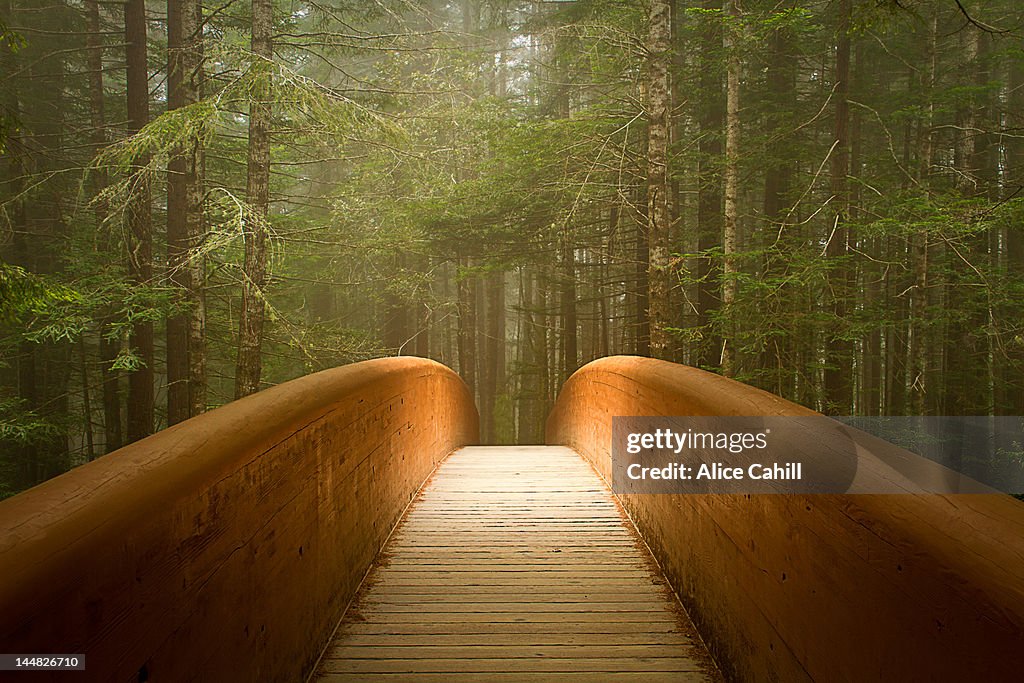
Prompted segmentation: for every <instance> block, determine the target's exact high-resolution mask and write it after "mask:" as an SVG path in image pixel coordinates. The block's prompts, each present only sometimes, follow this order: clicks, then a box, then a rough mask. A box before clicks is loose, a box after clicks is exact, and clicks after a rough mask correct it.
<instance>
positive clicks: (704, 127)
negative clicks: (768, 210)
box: [695, 0, 725, 368]
mask: <svg viewBox="0 0 1024 683" xmlns="http://www.w3.org/2000/svg"><path fill="white" fill-rule="evenodd" d="M721 6H722V4H721V1H720V0H704V3H703V5H702V7H703V9H705V10H717V9H720V8H721ZM721 30H722V29H721V24H720V22H718V21H708V22H707V24H706V26H705V28H704V30H703V31H702V32H701V37H700V59H699V63H700V93H701V98H700V111H699V118H700V141H699V143H698V159H699V161H698V178H697V183H698V186H697V251H698V252H700V253H701V254H704V256H701V257H699V258H698V259H697V282H698V284H697V324H698V325H699V327H700V329H701V341H700V344H699V347H698V349H697V354H696V359H695V360H696V364H697V365H699V366H700V367H705V368H716V367H718V366H719V363H720V361H721V348H722V343H721V339H720V338H719V335H718V334H717V330H716V329H715V323H714V314H715V311H716V310H718V306H719V298H720V293H719V281H720V268H719V267H718V266H717V264H716V262H715V259H716V257H714V256H711V255H710V253H711V252H712V251H713V250H715V249H717V248H718V247H720V246H721V244H722V184H721V178H720V173H719V164H720V163H721V157H722V129H723V127H724V120H725V99H724V97H723V92H722V73H721V69H720V67H719V63H720V62H719V60H718V59H717V54H718V51H719V50H720V49H721V46H722V35H721Z"/></svg>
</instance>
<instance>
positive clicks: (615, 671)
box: [317, 446, 720, 683]
mask: <svg viewBox="0 0 1024 683" xmlns="http://www.w3.org/2000/svg"><path fill="white" fill-rule="evenodd" d="M317 680H319V681H322V682H333V683H342V682H348V681H369V682H373V681H409V682H410V683H429V682H430V681H444V682H445V683H451V682H453V681H455V682H457V681H467V682H468V681H481V680H486V681H508V682H509V683H512V682H520V681H523V682H526V681H551V680H559V681H562V680H565V681H579V682H581V683H584V682H586V683H603V682H605V681H611V682H614V681H623V682H625V681H630V682H634V683H660V682H662V681H673V682H675V683H679V682H683V681H709V680H711V681H716V680H720V679H719V676H718V674H717V670H716V669H715V668H714V664H713V663H712V662H711V660H710V658H709V657H708V656H707V654H706V651H705V650H704V648H703V645H702V644H701V643H700V641H699V639H698V638H697V637H696V635H695V633H694V631H693V629H692V626H691V625H690V622H689V619H688V618H687V617H686V614H685V613H684V612H683V611H682V609H681V607H680V605H679V603H678V601H677V600H676V598H675V595H674V594H673V593H672V592H671V590H669V589H668V588H667V587H666V584H665V582H664V580H663V579H662V578H661V577H660V572H659V570H658V568H657V565H655V564H654V562H653V560H652V558H651V557H650V554H649V553H648V552H647V549H646V546H644V545H643V543H642V541H640V540H639V538H638V537H637V536H636V533H635V531H634V530H633V529H632V527H631V526H630V525H629V522H628V519H627V518H626V517H625V516H624V515H623V513H622V511H621V510H620V509H619V508H618V506H617V505H616V503H615V500H614V498H613V497H612V495H611V493H610V492H609V491H608V489H607V487H605V485H604V483H603V482H602V481H601V479H600V477H598V476H597V474H596V473H595V472H594V470H593V469H592V468H591V467H590V466H589V465H588V464H586V463H585V462H584V461H583V460H582V459H581V458H580V457H579V456H578V455H577V454H576V453H574V452H572V451H571V450H569V449H566V448H557V447H554V448H552V447H537V446H533V447H471V448H464V449H462V450H460V451H458V452H457V453H455V454H454V455H452V456H451V457H450V458H449V459H448V460H447V461H445V462H444V463H443V464H442V465H441V467H440V468H439V469H438V470H437V472H436V473H435V475H434V476H433V478H432V479H431V480H430V482H429V483H428V485H427V486H426V487H425V488H424V490H423V491H422V492H421V494H420V495H419V497H418V498H417V500H416V502H415V503H414V504H413V505H412V506H411V507H410V509H409V512H408V513H407V515H406V517H405V519H404V520H403V521H402V522H401V523H400V525H399V526H398V528H397V529H396V531H395V533H394V535H393V536H392V538H391V540H390V541H389V543H388V545H387V547H386V548H385V550H384V552H383V553H382V555H381V557H380V559H379V560H378V563H377V566H375V568H374V569H373V570H372V571H371V573H370V574H369V575H368V577H367V580H366V582H365V584H364V586H363V587H362V588H361V589H360V592H359V595H358V597H357V599H356V601H355V602H354V603H353V606H352V607H351V608H350V609H349V611H348V613H347V614H346V616H345V619H344V621H343V623H342V624H341V626H340V628H339V630H338V633H337V634H336V636H335V638H334V640H333V642H332V643H331V645H330V647H328V649H327V650H326V651H325V653H324V657H323V659H322V660H321V662H320V667H319V677H318V679H317Z"/></svg>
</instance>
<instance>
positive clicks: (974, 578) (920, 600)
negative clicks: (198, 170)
mask: <svg viewBox="0 0 1024 683" xmlns="http://www.w3.org/2000/svg"><path fill="white" fill-rule="evenodd" d="M814 414H816V413H814V412H813V411H810V410H808V409H807V408H804V407H801V406H798V405H796V404H793V403H790V402H788V401H786V400H784V399H782V398H779V397H778V396H774V395H772V394H769V393H766V392H764V391H761V390H759V389H755V388H753V387H750V386H747V385H744V384H741V383H739V382H735V381H733V380H730V379H727V378H725V377H721V376H718V375H714V374H711V373H708V372H703V371H701V370H697V369H695V368H690V367H685V366H682V365H677V364H673V363H668V362H664V361H658V360H653V359H650V358H638V357H626V356H617V357H610V358H604V359H601V360H598V361H595V362H593V363H590V364H588V365H586V366H584V367H583V368H581V369H580V370H579V371H577V372H576V373H575V374H574V375H573V376H572V377H571V378H570V379H569V380H568V381H567V382H566V384H565V386H564V387H563V388H562V392H561V394H560V395H559V397H558V400H557V402H556V405H555V407H554V410H553V411H552V414H551V416H550V417H549V419H548V423H547V442H548V443H549V444H563V445H568V446H571V447H573V448H574V449H576V450H577V451H579V452H580V453H581V454H582V455H583V456H584V457H585V458H587V459H588V460H589V461H590V462H591V463H592V464H593V465H594V467H595V468H596V469H597V470H598V471H599V472H600V473H601V474H602V475H603V476H604V477H605V478H606V479H607V480H608V481H609V482H610V481H611V453H610V448H611V438H612V417H613V416H617V415H653V416H657V415H665V416H671V415H814ZM913 457H918V456H913ZM868 466H872V467H873V466H874V463H868ZM923 466H924V465H923ZM619 498H620V500H621V502H622V504H623V506H624V507H625V508H626V510H627V511H628V513H629V514H630V516H631V517H632V518H633V520H634V522H635V523H636V525H637V527H638V529H639V531H640V533H641V535H642V536H643V537H644V539H645V541H646V542H647V543H648V544H649V545H650V547H651V549H652V550H653V552H654V554H655V557H656V558H657V559H658V561H659V563H661V565H662V568H663V569H664V570H665V572H666V574H667V576H668V578H669V581H670V583H671V584H672V586H673V587H674V589H675V590H676V592H677V593H678V594H679V595H680V597H681V599H682V600H683V602H684V604H685V605H686V606H687V608H688V610H689V611H690V614H691V616H692V617H693V619H694V621H695V623H696V624H697V626H698V629H699V630H700V631H701V632H702V634H703V635H704V636H705V638H706V639H707V640H708V641H709V643H708V644H709V646H710V648H711V650H712V652H713V653H714V654H715V656H716V659H717V660H718V662H719V664H720V666H722V668H723V669H724V670H725V671H726V672H727V674H728V675H729V677H730V678H732V679H734V680H751V681H761V680H765V681H770V680H782V681H799V680H818V681H864V680H936V681H939V680H942V681H945V680H951V681H952V680H955V681H966V680H1014V679H1016V678H1017V677H1019V676H1020V672H1021V671H1022V670H1024V651H1022V649H1021V647H1020V645H1021V643H1022V642H1024V504H1022V503H1021V502H1019V501H1017V500H1014V499H1013V498H1011V497H1010V496H1005V495H1001V494H995V495H965V494H959V495H917V494H898V495H894V494H890V495H816V496H810V495H800V496H797V495H760V496H749V495H739V494H734V495H668V494H631V495H621V496H619Z"/></svg>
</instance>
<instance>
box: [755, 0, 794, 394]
mask: <svg viewBox="0 0 1024 683" xmlns="http://www.w3.org/2000/svg"><path fill="white" fill-rule="evenodd" d="M790 6H791V3H787V4H786V7H787V8H789V7H790ZM793 42H794V40H793V36H792V31H790V30H788V29H786V28H777V29H775V31H773V33H772V36H771V39H770V49H771V58H770V60H769V63H768V74H767V79H768V94H767V97H768V100H769V110H768V113H767V116H766V119H767V124H768V125H767V130H766V131H765V133H766V135H768V139H769V142H768V145H767V147H768V149H767V151H768V164H767V167H766V168H765V174H764V216H765V228H764V229H765V239H764V240H763V241H762V244H763V245H764V246H765V247H769V248H770V247H771V246H772V245H773V244H775V249H774V250H772V249H769V251H768V254H769V256H768V257H767V258H766V262H765V264H764V268H765V277H766V279H769V280H771V279H774V278H776V277H778V276H779V275H780V274H781V273H782V270H783V268H784V267H785V263H784V258H783V256H782V255H783V254H787V253H789V250H786V249H784V248H782V246H781V245H782V244H783V243H793V242H794V241H795V240H794V238H793V236H792V235H790V234H789V231H787V229H786V225H785V222H786V203H787V198H788V195H789V192H790V188H791V187H792V183H793V169H794V165H795V163H794V162H795V160H794V150H793V141H792V139H791V138H790V137H789V136H787V133H788V132H789V130H788V128H789V127H788V126H787V125H786V123H787V122H786V113H787V112H788V111H789V107H790V106H791V104H792V102H793V101H794V100H795V99H796V66H797V64H796V58H795V54H794V52H795V51H794V45H793ZM776 240H778V243H776ZM785 291H787V290H785V289H784V290H782V291H780V293H779V295H778V296H777V301H778V303H777V304H776V303H775V302H770V305H771V306H772V309H773V310H774V315H775V319H774V320H772V321H771V323H770V324H771V325H772V326H773V327H778V326H781V325H782V324H783V323H782V321H781V320H779V319H778V318H779V316H781V315H784V310H785V309H784V307H785V306H786V305H787V304H788V303H789V302H788V301H787V300H785V299H784V298H783V292H785ZM769 315H772V313H769ZM791 336H792V334H789V335H786V336H781V335H780V336H777V337H776V338H775V341H774V343H773V344H772V345H771V346H770V347H769V348H768V349H766V351H765V353H764V354H762V365H763V366H764V367H765V368H768V367H773V368H774V375H773V381H772V383H771V385H770V386H771V388H772V390H773V391H774V392H775V393H776V394H779V395H780V396H781V395H783V394H785V393H786V390H787V387H788V382H787V380H789V379H790V378H791V377H792V376H793V373H794V371H795V370H796V368H795V367H792V366H791V364H792V359H791V357H790V353H789V351H790V350H791V347H792V339H791Z"/></svg>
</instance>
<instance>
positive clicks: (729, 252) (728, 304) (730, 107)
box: [721, 0, 742, 377]
mask: <svg viewBox="0 0 1024 683" xmlns="http://www.w3.org/2000/svg"><path fill="white" fill-rule="evenodd" d="M725 9H726V13H727V14H728V16H729V19H730V22H729V24H730V25H729V26H726V28H725V32H724V38H725V39H724V44H723V47H724V48H725V52H726V57H725V58H726V76H725V81H726V86H725V169H724V171H723V174H722V175H723V176H724V177H723V181H724V187H725V214H724V216H723V218H724V222H723V230H722V257H723V258H722V311H723V313H724V314H725V317H726V330H727V332H726V334H724V335H723V337H724V338H723V340H722V355H721V359H722V374H724V375H726V376H727V377H731V376H733V375H734V374H736V366H735V361H736V352H735V349H734V348H733V346H734V345H735V341H736V340H735V337H734V334H733V330H734V329H735V326H734V325H733V323H732V316H733V315H735V311H734V308H735V305H736V294H737V289H738V280H737V275H738V269H737V265H736V251H737V246H738V245H737V236H738V232H739V225H738V224H739V215H740V214H739V190H740V187H739V186H740V169H739V162H740V156H739V155H740V69H741V67H742V64H741V62H740V53H739V45H738V42H739V41H737V40H736V35H737V32H739V31H740V30H741V29H740V20H741V16H740V6H739V0H726V2H725Z"/></svg>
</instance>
